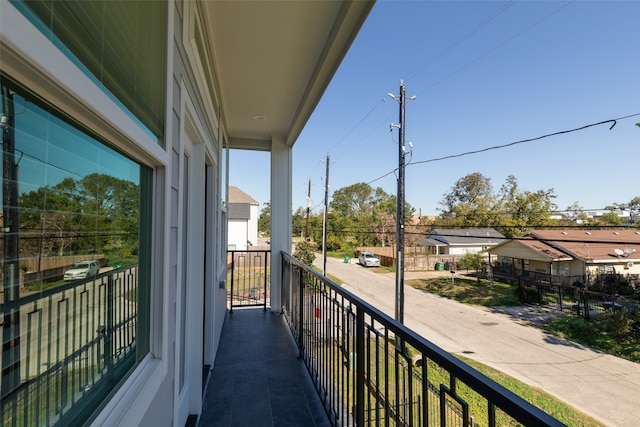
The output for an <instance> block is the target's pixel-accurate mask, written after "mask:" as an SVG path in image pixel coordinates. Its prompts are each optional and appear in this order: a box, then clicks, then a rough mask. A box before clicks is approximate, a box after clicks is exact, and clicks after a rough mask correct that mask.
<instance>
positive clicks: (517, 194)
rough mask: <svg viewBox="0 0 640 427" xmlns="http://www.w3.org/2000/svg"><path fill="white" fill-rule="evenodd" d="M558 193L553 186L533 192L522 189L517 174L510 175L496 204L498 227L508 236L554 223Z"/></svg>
mask: <svg viewBox="0 0 640 427" xmlns="http://www.w3.org/2000/svg"><path fill="white" fill-rule="evenodd" d="M555 198H556V195H555V193H554V191H553V189H552V188H550V189H548V190H538V191H535V192H531V191H528V190H524V191H521V190H520V189H519V187H518V181H517V179H516V177H515V176H513V175H509V176H508V177H507V180H506V182H505V184H503V185H502V187H501V189H500V193H499V195H498V200H497V204H496V211H498V212H500V213H501V215H500V216H499V217H498V218H497V221H496V228H497V229H498V230H499V231H500V232H501V233H502V234H504V235H505V236H506V237H507V238H511V237H513V236H517V235H520V234H522V233H523V232H524V231H526V230H529V229H531V228H539V227H546V226H549V225H552V223H553V220H552V219H551V212H553V211H555V210H556V209H557V206H556V205H555V204H554V203H553V199H555Z"/></svg>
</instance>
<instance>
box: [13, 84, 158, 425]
mask: <svg viewBox="0 0 640 427" xmlns="http://www.w3.org/2000/svg"><path fill="white" fill-rule="evenodd" d="M0 81H1V80H0ZM1 83H2V84H1V85H0V86H1V89H2V94H1V95H2V123H3V133H2V186H1V189H0V193H1V197H2V212H1V214H0V215H1V216H0V230H1V231H2V232H1V234H0V236H1V237H2V244H1V245H0V251H1V252H0V253H1V255H2V265H1V269H0V280H1V283H2V288H1V289H0V294H1V295H0V303H1V305H0V311H1V316H2V321H3V324H2V327H0V337H1V340H2V347H3V351H2V355H1V366H2V379H1V382H0V398H1V406H0V407H1V413H0V419H1V421H2V425H6V426H12V425H20V426H22V425H38V426H40V425H75V424H80V423H82V422H84V421H86V420H87V419H88V418H90V416H91V414H93V413H95V411H96V410H97V409H98V408H99V407H100V405H101V404H103V403H104V402H105V401H106V400H107V397H108V396H109V394H110V393H112V392H113V391H114V390H115V389H117V385H118V384H119V383H120V382H121V381H122V380H123V378H125V377H126V375H127V373H128V372H130V370H131V369H132V368H133V367H134V366H135V365H136V363H137V362H139V361H140V360H141V359H142V357H143V356H144V355H145V354H146V353H147V352H148V295H149V292H148V286H149V282H148V277H149V274H148V271H147V270H148V269H149V262H148V260H149V259H150V257H149V248H150V243H149V236H150V233H149V229H148V224H149V223H150V221H146V222H145V224H146V225H144V229H143V228H141V227H140V221H139V219H140V217H141V216H144V217H145V218H149V214H150V210H151V204H150V203H149V199H150V194H151V188H150V187H151V173H150V170H149V168H147V167H144V166H142V165H140V164H138V163H136V162H134V161H132V160H131V159H129V158H127V157H125V156H124V155H122V154H120V153H118V152H117V151H115V150H113V149H111V148H109V147H108V146H107V145H105V144H103V143H102V142H100V141H98V140H96V139H94V138H92V137H91V136H90V135H89V134H87V133H85V132H83V131H82V130H79V129H77V128H74V127H73V126H71V125H70V124H68V123H66V122H64V121H63V120H61V119H59V118H58V117H57V116H56V115H55V111H53V110H50V109H49V108H46V107H44V106H41V105H38V104H37V103H35V102H34V101H32V100H31V99H30V97H29V96H28V95H27V94H26V92H23V91H21V90H16V88H9V87H8V86H7V84H6V82H5V81H1ZM141 236H142V239H144V241H145V244H144V246H141V245H140V238H141ZM141 277H145V280H144V281H142V280H141V279H140V278H141ZM139 319H140V320H141V321H140V322H139Z"/></svg>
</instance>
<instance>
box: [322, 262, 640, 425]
mask: <svg viewBox="0 0 640 427" xmlns="http://www.w3.org/2000/svg"><path fill="white" fill-rule="evenodd" d="M315 263H316V264H317V265H319V266H321V265H322V259H321V258H320V259H316V261H315ZM327 273H328V274H331V275H333V276H336V277H338V278H339V279H340V280H341V281H343V282H344V284H343V286H344V288H345V289H347V290H348V291H350V292H352V293H353V294H355V295H357V296H358V297H360V298H362V299H364V300H365V301H367V302H369V303H370V304H372V305H374V306H376V307H377V308H378V309H380V310H382V311H383V312H385V313H386V314H388V315H390V316H391V317H394V312H395V307H394V304H395V303H394V301H395V274H394V273H379V272H376V271H374V270H373V269H366V268H363V267H361V266H360V265H358V264H354V263H350V264H344V263H343V262H342V260H337V259H332V258H329V259H327ZM414 274H415V273H406V274H405V280H407V279H408V278H410V277H412V276H413V275H414ZM449 277H450V276H449ZM523 315H524V314H523V313H520V315H519V316H523ZM404 319H405V324H406V325H407V326H408V327H409V328H411V329H413V330H414V331H416V332H418V333H419V334H420V335H422V336H423V337H425V338H426V339H428V340H430V341H431V342H433V343H434V344H436V345H438V346H439V347H441V348H443V349H444V350H446V351H448V352H449V353H452V354H459V355H463V356H465V357H468V358H470V359H474V360H477V361H478V362H481V363H484V364H485V365H488V366H491V367H493V368H495V369H498V370H500V371H502V372H504V373H506V374H508V375H511V376H512V377H515V378H517V379H519V380H521V381H523V382H525V383H527V384H529V385H531V386H534V387H538V388H540V389H542V390H545V391H546V392H548V393H549V394H551V395H554V396H556V397H558V398H559V399H561V400H563V401H565V402H566V403H568V404H569V405H571V406H573V407H575V408H577V409H578V410H580V411H581V412H584V413H585V414H588V415H590V416H592V417H593V418H595V419H597V420H599V421H601V422H603V423H605V424H606V425H608V426H620V427H631V426H636V425H638V418H639V417H640V394H639V392H640V364H636V363H632V362H629V361H626V360H624V359H620V358H617V357H614V356H610V355H606V354H603V353H600V352H597V351H594V350H591V349H589V348H586V347H583V346H581V345H579V344H576V343H573V342H571V341H567V340H564V339H561V338H558V337H556V336H553V335H550V334H547V333H545V332H543V331H542V330H540V329H538V328H535V327H532V326H528V325H525V324H523V322H522V321H519V320H518V315H514V313H512V312H500V311H498V310H491V309H487V308H483V307H476V306H469V305H465V304H461V303H458V302H456V301H452V300H449V299H446V298H441V297H438V296H436V295H433V294H429V293H425V292H422V291H419V290H417V289H414V288H412V287H410V286H405V313H404Z"/></svg>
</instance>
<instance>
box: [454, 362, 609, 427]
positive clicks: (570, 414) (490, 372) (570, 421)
mask: <svg viewBox="0 0 640 427" xmlns="http://www.w3.org/2000/svg"><path fill="white" fill-rule="evenodd" d="M456 357H458V358H459V359H461V360H462V361H463V362H464V363H466V364H468V365H470V366H472V367H473V368H474V369H476V370H478V371H480V372H482V373H483V374H484V375H486V376H488V377H489V378H491V379H492V380H494V381H495V382H497V383H498V384H500V385H502V386H503V387H505V388H506V389H508V390H510V391H512V392H514V393H515V394H517V395H518V396H520V397H521V398H523V399H524V400H526V401H527V402H529V403H531V404H533V405H534V406H537V407H538V408H540V409H542V410H543V411H544V412H546V413H548V414H549V415H552V416H553V417H555V418H556V419H558V420H560V421H562V422H563V423H565V424H566V425H568V426H576V427H591V426H593V427H595V426H604V425H605V424H602V423H601V422H599V421H597V420H594V419H593V418H591V417H589V416H588V415H585V414H583V413H581V412H580V411H578V410H576V409H574V408H572V407H571V406H569V405H567V404H566V403H564V402H562V401H561V400H559V399H556V398H555V397H553V396H551V395H549V394H547V393H545V392H544V391H542V390H540V389H537V388H535V387H531V386H528V385H527V384H525V383H523V382H521V381H519V380H517V379H515V378H512V377H510V376H508V375H506V374H504V373H502V372H500V371H498V370H495V369H493V368H491V367H489V366H486V365H483V364H482V363H479V362H476V361H475V360H471V359H468V358H466V357H461V356H456Z"/></svg>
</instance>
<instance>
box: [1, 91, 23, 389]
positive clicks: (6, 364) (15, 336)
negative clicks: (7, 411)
mask: <svg viewBox="0 0 640 427" xmlns="http://www.w3.org/2000/svg"><path fill="white" fill-rule="evenodd" d="M0 124H1V126H2V229H1V230H0V231H1V232H2V237H3V239H2V240H3V251H4V253H3V258H4V259H3V263H2V268H3V269H4V271H3V273H4V283H3V290H4V303H9V302H11V301H16V300H18V299H19V298H20V250H19V232H20V215H19V211H18V165H17V164H16V160H15V114H14V109H13V91H12V90H10V89H9V88H7V87H6V86H2V116H1V120H0ZM2 328H3V331H2V333H3V336H4V337H3V340H2V381H1V384H0V385H1V387H0V388H1V389H2V395H3V396H6V395H7V394H8V393H10V392H11V391H12V390H13V389H15V388H16V387H18V385H19V384H20V312H19V311H18V309H17V308H11V309H9V310H6V311H5V313H4V319H3V324H2Z"/></svg>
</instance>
